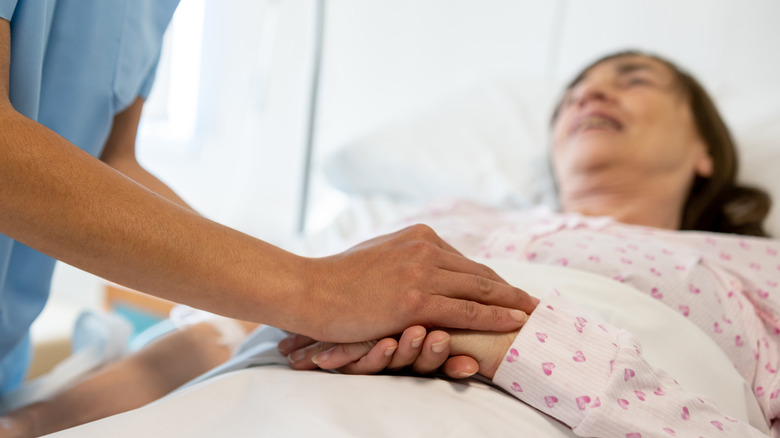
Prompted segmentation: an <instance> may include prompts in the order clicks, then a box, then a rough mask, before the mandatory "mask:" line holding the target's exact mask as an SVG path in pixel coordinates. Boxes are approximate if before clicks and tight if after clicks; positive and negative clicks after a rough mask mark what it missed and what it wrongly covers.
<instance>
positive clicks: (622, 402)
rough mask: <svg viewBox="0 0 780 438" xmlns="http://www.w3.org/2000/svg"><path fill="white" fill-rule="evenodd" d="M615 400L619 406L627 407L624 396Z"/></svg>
mask: <svg viewBox="0 0 780 438" xmlns="http://www.w3.org/2000/svg"><path fill="white" fill-rule="evenodd" d="M617 402H618V405H620V407H621V408H623V409H628V400H626V399H624V398H619V399H618V401H617Z"/></svg>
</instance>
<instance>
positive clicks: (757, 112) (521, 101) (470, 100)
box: [324, 79, 780, 237]
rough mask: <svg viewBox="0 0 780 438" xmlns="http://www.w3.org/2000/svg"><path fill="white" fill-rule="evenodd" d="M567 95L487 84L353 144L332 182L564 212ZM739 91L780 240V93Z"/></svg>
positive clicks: (367, 190)
mask: <svg viewBox="0 0 780 438" xmlns="http://www.w3.org/2000/svg"><path fill="white" fill-rule="evenodd" d="M561 90H562V86H561V84H557V83H553V82H546V81H528V80H507V79H503V80H501V79H490V80H485V81H481V82H479V83H477V84H475V85H473V86H471V87H469V88H467V89H465V90H461V91H459V92H456V93H453V94H452V95H450V96H449V97H447V98H445V99H442V100H440V101H438V102H433V103H432V104H431V105H429V106H428V107H427V108H425V109H422V110H420V111H419V112H418V113H417V114H414V115H412V116H409V117H407V118H405V119H403V120H399V121H395V122H392V123H389V124H388V125H386V126H385V127H383V128H380V129H378V130H375V131H373V132H370V133H368V134H366V135H364V136H362V137H361V138H359V139H357V140H355V141H353V142H350V143H348V144H346V145H345V146H344V147H342V148H340V149H339V150H337V151H336V152H335V153H334V154H332V155H331V156H330V157H328V159H326V161H325V165H324V172H325V176H326V178H327V180H328V181H329V183H330V184H332V185H333V186H335V187H336V188H338V189H340V190H342V191H344V192H346V193H348V194H352V195H361V196H368V195H371V196H377V195H379V196H386V197H389V198H392V199H394V200H401V201H410V202H420V201H427V200H432V199H436V198H460V199H468V200H472V201H477V202H481V203H484V204H487V205H491V206H496V207H526V206H529V205H535V204H547V205H550V206H552V207H554V206H555V205H556V201H555V192H554V184H553V182H552V178H551V175H550V168H549V163H548V152H547V151H548V147H547V145H548V141H549V140H548V130H549V117H550V114H551V112H552V109H553V106H554V104H555V102H556V100H557V98H558V96H559V93H560V92H561ZM735 90H736V89H733V90H726V91H724V90H719V91H720V92H719V93H718V97H720V98H719V99H716V100H717V101H718V103H719V107H720V108H721V110H722V112H723V114H724V117H725V118H726V120H727V122H728V124H729V126H730V127H731V128H732V132H733V133H734V135H735V137H736V139H737V143H738V144H739V148H740V161H741V169H740V173H739V179H740V181H741V182H744V183H748V184H750V185H754V186H758V187H760V188H762V189H764V190H766V191H767V192H769V194H770V196H771V197H772V199H773V201H774V203H775V205H774V206H773V209H772V211H771V213H770V216H769V218H768V219H767V222H766V225H767V229H768V231H769V233H770V234H771V235H773V236H777V237H780V207H779V206H778V204H780V172H778V171H777V170H776V169H775V167H776V166H777V165H780V87H776V86H775V87H774V88H767V87H756V88H754V91H746V92H739V91H735Z"/></svg>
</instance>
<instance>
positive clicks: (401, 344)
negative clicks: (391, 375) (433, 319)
mask: <svg viewBox="0 0 780 438" xmlns="http://www.w3.org/2000/svg"><path fill="white" fill-rule="evenodd" d="M427 333H428V331H427V330H426V329H425V327H423V326H420V325H417V326H412V327H409V328H408V329H406V330H404V332H403V334H402V335H401V338H400V339H399V340H398V350H396V351H395V353H394V354H393V357H392V358H391V361H390V363H389V364H388V365H387V369H389V370H399V369H401V368H405V367H408V366H410V365H411V364H413V363H414V361H415V360H416V359H417V357H418V356H419V355H420V350H421V349H422V346H423V341H425V336H426V335H427Z"/></svg>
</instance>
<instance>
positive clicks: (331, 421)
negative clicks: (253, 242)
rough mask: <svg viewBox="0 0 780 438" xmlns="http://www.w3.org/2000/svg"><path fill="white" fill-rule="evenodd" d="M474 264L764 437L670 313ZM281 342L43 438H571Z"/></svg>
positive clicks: (449, 390) (470, 400) (436, 383)
mask: <svg viewBox="0 0 780 438" xmlns="http://www.w3.org/2000/svg"><path fill="white" fill-rule="evenodd" d="M483 262H486V263H487V264H489V265H490V266H491V267H493V268H494V269H495V270H496V271H497V272H498V273H499V274H500V275H502V276H503V277H504V278H506V279H507V280H508V281H510V282H511V283H513V284H516V285H518V286H519V287H523V288H525V289H527V290H529V291H531V292H532V293H534V294H541V293H543V291H546V290H549V289H550V288H551V287H552V286H554V287H556V288H557V289H558V290H559V291H560V292H562V293H563V294H564V295H565V296H566V297H568V298H569V299H570V300H572V301H574V302H576V303H578V304H580V305H582V306H583V308H584V309H586V310H588V311H589V312H591V313H592V314H593V315H596V316H598V317H599V318H601V319H603V320H606V321H608V322H610V323H613V324H616V325H618V326H620V327H623V328H626V329H628V330H629V331H631V332H632V333H634V334H635V335H636V336H637V337H638V339H639V340H640V341H641V343H642V346H643V351H644V354H645V355H646V356H647V357H648V358H649V359H650V360H651V362H652V363H653V364H655V365H656V366H659V367H661V368H663V369H665V370H666V371H667V372H669V373H670V374H671V375H672V376H674V377H675V378H676V379H677V380H678V381H679V382H680V384H681V385H682V386H683V387H684V388H686V389H687V390H689V391H691V392H695V393H698V394H700V395H702V396H703V397H705V398H708V399H710V400H712V401H713V402H714V403H716V404H717V405H718V406H719V407H720V408H721V410H722V411H723V412H724V413H725V414H727V415H729V416H731V417H733V418H739V419H741V420H744V421H750V422H751V423H752V424H753V425H754V426H756V427H757V428H759V429H761V430H763V431H765V432H767V433H768V425H767V424H766V422H765V420H764V419H763V417H762V415H761V412H760V409H759V408H758V404H757V402H756V400H755V398H754V397H753V395H752V393H751V391H750V390H749V386H748V385H747V384H746V383H745V381H744V380H743V379H742V377H741V376H740V375H739V374H738V373H737V372H736V371H735V369H734V367H733V366H732V364H731V362H730V361H729V360H728V358H727V357H726V356H725V354H723V352H722V351H721V350H720V349H719V348H718V347H717V346H716V345H715V344H714V343H713V342H712V341H711V340H710V339H709V338H708V337H707V336H706V335H704V334H703V333H702V332H701V331H700V330H699V329H698V328H697V327H695V326H694V325H693V324H692V323H690V322H689V321H687V320H686V319H685V318H682V317H681V316H680V315H679V314H677V313H676V312H674V311H672V310H670V309H668V308H667V307H666V306H664V305H662V304H660V303H658V302H656V301H655V300H652V299H651V298H649V297H647V296H646V295H644V294H642V293H640V292H638V291H636V290H634V289H633V288H631V287H629V286H626V285H624V284H621V283H618V282H615V281H612V280H609V279H606V278H603V277H600V276H597V275H594V274H590V273H587V272H582V271H577V270H573V269H569V268H561V267H555V266H539V265H530V264H527V263H524V262H510V261H496V260H492V261H483ZM281 336H283V333H282V332H280V331H278V330H276V329H273V328H266V329H264V331H261V332H258V333H256V334H255V335H254V336H253V344H252V345H250V346H247V348H246V349H244V354H239V355H238V356H237V357H236V358H234V359H233V360H231V361H230V362H229V363H228V364H226V365H225V366H223V367H221V369H220V370H218V371H217V372H215V373H211V377H210V378H207V379H203V380H201V381H199V382H196V383H194V384H192V385H190V386H188V387H187V388H184V389H182V390H179V391H177V392H175V393H174V394H171V395H169V396H168V397H165V398H163V399H162V400H160V401H158V402H156V403H153V404H151V405H149V406H146V407H144V408H141V409H137V410H135V411H131V412H128V413H124V414H120V415H117V416H114V417H111V418H107V419H104V420H101V421H98V422H94V423H91V424H88V425H84V426H81V427H77V428H74V429H70V430H68V431H63V432H60V433H58V434H55V435H54V436H57V437H65V438H67V437H105V436H112V437H138V436H166V437H212V436H231V437H244V436H247V437H248V436H280V435H282V436H303V435H316V436H319V437H337V436H338V437H345V436H379V437H382V436H387V437H393V436H404V437H414V436H420V437H428V436H454V437H458V436H475V435H476V436H499V434H508V433H512V434H517V433H518V432H521V433H523V434H524V435H526V436H544V437H553V438H555V437H561V438H563V437H571V436H573V434H572V433H571V431H570V430H569V429H568V428H566V427H564V426H562V425H561V424H559V423H558V422H557V421H555V420H554V419H552V418H550V417H547V416H546V415H544V414H541V413H539V412H538V411H536V410H535V409H533V408H531V407H528V406H527V405H525V404H523V403H522V402H520V401H518V400H517V399H515V398H513V397H511V396H510V395H508V394H506V393H504V392H503V391H501V390H499V389H496V388H494V387H491V386H488V385H486V384H484V383H482V382H479V381H477V380H475V379H468V380H466V381H461V382H453V381H448V380H443V379H436V378H419V377H407V376H347V375H338V374H330V373H326V372H297V371H292V370H290V369H289V368H287V367H286V365H284V364H285V363H286V362H285V359H284V358H283V357H281V356H280V355H279V354H278V353H277V352H276V349H275V340H278V339H280V338H281ZM247 365H253V366H252V367H250V368H245V367H246V366H247ZM215 374H216V375H215ZM713 381H717V382H719V385H712V382H713Z"/></svg>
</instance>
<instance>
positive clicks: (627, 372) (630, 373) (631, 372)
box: [623, 368, 636, 382]
mask: <svg viewBox="0 0 780 438" xmlns="http://www.w3.org/2000/svg"><path fill="white" fill-rule="evenodd" d="M634 376H636V373H635V372H634V370H632V369H631V368H626V369H625V371H624V372H623V379H624V380H625V381H626V382H628V379H630V378H632V377H634Z"/></svg>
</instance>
